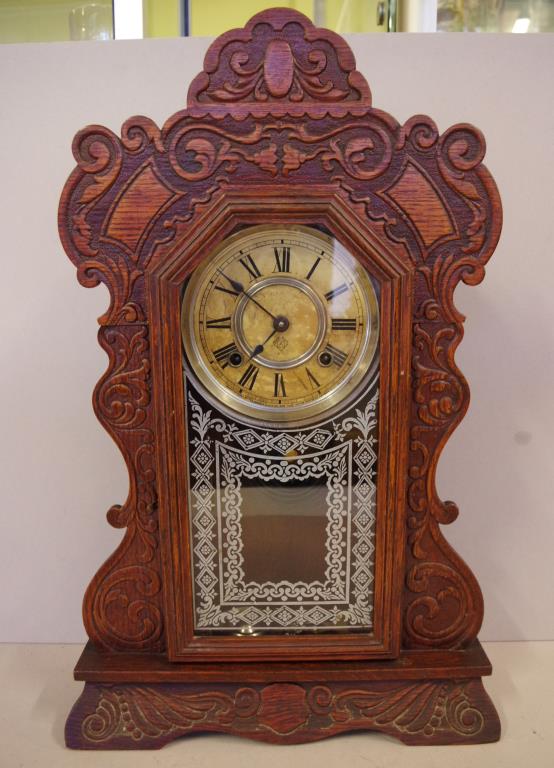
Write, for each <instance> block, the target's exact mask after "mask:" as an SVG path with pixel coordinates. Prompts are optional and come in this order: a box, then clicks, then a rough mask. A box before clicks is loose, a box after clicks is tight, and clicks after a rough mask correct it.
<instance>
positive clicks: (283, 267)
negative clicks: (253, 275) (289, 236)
mask: <svg viewBox="0 0 554 768" xmlns="http://www.w3.org/2000/svg"><path fill="white" fill-rule="evenodd" d="M273 253H274V254H275V269H274V270H273V271H274V272H290V248H289V247H288V246H284V247H283V248H274V249H273Z"/></svg>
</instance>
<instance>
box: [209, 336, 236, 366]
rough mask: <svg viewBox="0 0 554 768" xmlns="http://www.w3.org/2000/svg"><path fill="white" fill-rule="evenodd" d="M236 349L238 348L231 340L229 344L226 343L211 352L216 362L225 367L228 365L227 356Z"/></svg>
mask: <svg viewBox="0 0 554 768" xmlns="http://www.w3.org/2000/svg"><path fill="white" fill-rule="evenodd" d="M238 351H239V350H238V347H237V345H236V344H235V342H234V341H232V342H231V343H230V344H226V345H225V346H224V347H220V348H219V349H216V350H215V352H212V354H213V356H214V357H215V359H216V360H217V362H218V363H219V364H220V365H221V367H222V368H225V367H226V366H227V365H229V357H230V356H231V355H233V354H234V353H235V352H238ZM239 354H240V353H239Z"/></svg>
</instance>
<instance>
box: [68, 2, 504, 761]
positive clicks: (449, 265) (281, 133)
mask: <svg viewBox="0 0 554 768" xmlns="http://www.w3.org/2000/svg"><path fill="white" fill-rule="evenodd" d="M484 152H485V142H484V139H483V136H482V135H481V133H480V132H479V131H478V130H477V129H476V128H474V127H472V126H471V125H467V124H462V125H455V126H453V127H452V128H449V129H448V130H447V131H446V132H445V133H444V134H442V135H439V132H438V130H437V127H436V125H435V124H434V122H433V121H432V120H431V119H430V118H428V117H425V116H421V115H418V116H415V117H413V118H411V119H410V120H408V121H407V122H406V123H405V124H404V125H402V126H401V125H399V124H398V123H397V122H396V121H395V120H394V118H392V117H391V116H390V115H388V114H386V113H384V112H381V111H379V110H377V109H374V108H373V107H372V106H371V94H370V90H369V87H368V85H367V83H366V81H365V79H364V78H363V76H362V75H361V74H360V73H359V72H358V71H356V69H355V61H354V57H353V55H352V52H351V51H350V49H349V48H348V46H347V45H346V43H345V41H344V40H342V39H341V38H340V37H339V36H337V35H336V34H334V33H333V32H330V31H327V30H323V29H316V28H315V27H314V26H313V25H312V23H311V22H310V21H309V20H308V19H307V18H306V17H305V16H303V15H301V14H299V13H297V12H294V11H290V10H285V9H273V10H269V11H264V12H263V13H261V14H258V15H257V16H255V17H254V18H252V19H251V20H250V22H249V23H248V24H247V25H246V27H245V28H244V29H239V30H232V31H230V32H227V33H226V34H224V35H222V36H221V37H219V38H218V39H217V40H216V41H215V42H214V43H213V44H212V45H211V46H210V48H209V50H208V53H207V54H206V58H205V61H204V70H203V71H202V72H201V73H200V74H199V75H198V76H197V77H196V78H195V79H194V81H193V82H192V84H191V86H190V89H189V94H188V102H187V109H186V110H184V111H182V112H178V113H177V114H176V115H174V116H173V117H171V118H170V119H169V120H168V121H167V122H166V124H165V125H164V127H163V128H162V129H161V130H160V129H159V128H158V127H157V126H156V125H155V124H154V123H153V122H152V121H151V120H150V119H148V118H146V117H135V118H131V119H130V120H128V121H127V122H126V123H125V124H124V125H123V128H122V134H121V138H118V137H117V136H116V135H115V134H113V133H112V132H111V131H110V130H108V129H107V128H104V127H101V126H96V125H93V126H89V127H87V128H85V129H83V130H82V131H80V132H79V133H78V134H77V135H76V137H75V140H74V143H73V153H74V156H75V158H76V161H77V168H76V169H75V170H74V171H73V173H72V174H71V176H70V178H69V180H68V181H67V183H66V185H65V188H64V191H63V195H62V199H61V204H60V211H59V227H60V233H61V238H62V242H63V245H64V248H65V250H66V251H67V254H68V256H69V258H70V259H71V260H72V262H73V263H74V264H75V266H76V267H77V270H78V279H79V281H80V282H81V283H82V284H83V285H84V286H87V287H93V286H95V285H98V283H100V282H103V283H104V284H105V285H106V286H107V288H108V290H109V293H110V306H109V308H108V309H107V311H106V312H105V314H104V315H103V316H102V317H101V318H100V319H99V323H100V331H99V340H100V344H101V345H102V347H103V348H104V349H105V350H106V352H107V354H108V357H109V365H108V370H107V371H106V373H105V374H104V376H103V377H102V379H101V380H100V382H99V383H98V385H97V387H96V389H95V393H94V408H95V411H96V414H97V416H98V418H99V420H100V421H101V423H102V424H103V425H104V427H105V428H106V429H107V430H108V432H109V433H110V434H111V435H112V437H113V438H114V440H115V441H116V443H117V445H118V446H119V448H120V450H121V452H122V454H123V456H124V458H125V461H126V463H127V467H128V471H129V480H130V489H129V495H128V498H127V500H126V501H125V503H124V504H123V505H122V506H119V505H116V506H113V507H112V508H111V509H110V510H109V512H108V521H109V522H110V524H111V525H113V526H115V527H118V528H123V529H125V533H124V537H123V539H122V541H121V543H120V545H119V547H118V548H117V550H116V551H115V552H114V554H113V555H111V556H110V557H109V558H108V560H107V561H106V562H105V563H104V565H102V567H101V568H100V570H99V571H98V573H97V574H96V576H95V577H94V579H93V580H92V582H91V584H90V586H89V588H88V590H87V592H86V595H85V600H84V611H83V613H84V621H85V626H86V629H87V633H88V635H89V637H90V642H89V643H88V645H87V646H86V648H85V650H84V652H83V654H82V656H81V659H80V660H79V662H78V664H77V667H76V669H75V678H76V679H77V680H83V681H85V688H84V691H83V693H82V695H81V697H80V698H79V699H78V701H77V702H76V704H75V706H74V708H73V710H72V712H71V714H70V715H69V718H68V721H67V726H66V741H67V744H68V746H70V747H75V748H84V749H106V748H109V749H113V748H117V749H129V748H133V749H136V748H157V747H161V746H163V744H165V743H167V742H168V741H171V740H173V739H175V738H178V737H180V736H184V735H188V734H191V733H193V732H198V731H223V732H228V733H234V734H240V735H243V736H248V737H250V738H253V739H258V740H263V741H270V742H276V743H298V742H304V741H312V740H316V739H321V738H324V737H326V736H331V735H333V734H336V733H340V732H344V731H349V730H355V729H367V730H378V731H382V732H385V733H388V734H390V735H392V736H396V737H397V738H399V739H401V740H402V741H404V742H406V743H409V744H448V743H480V742H487V741H494V740H496V739H498V738H499V733H500V724H499V720H498V715H497V713H496V711H495V709H494V706H493V704H492V703H491V701H490V699H489V697H488V695H487V694H486V692H485V690H484V688H483V684H482V681H481V678H482V677H483V676H485V675H489V674H490V673H491V667H490V664H489V661H488V659H487V657H486V656H485V654H484V652H483V650H482V648H481V646H480V644H479V642H478V640H477V639H476V637H477V632H478V630H479V628H480V625H481V621H482V615H483V602H482V596H481V591H480V589H479V585H478V583H477V581H476V579H475V577H474V575H473V574H472V572H471V571H470V569H469V568H468V567H467V565H466V564H465V563H464V562H463V560H462V559H461V558H460V557H459V555H458V554H457V553H456V552H455V551H454V550H453V549H452V547H451V546H450V545H449V544H448V542H447V541H446V539H445V538H444V536H443V534H442V530H441V524H447V523H451V522H452V521H453V520H454V519H455V518H456V516H457V514H458V511H457V508H456V506H455V504H453V503H452V502H449V501H448V502H443V501H441V500H440V499H439V498H438V497H437V493H436V489H435V470H436V466H437V461H438V458H439V455H440V453H441V450H442V448H443V446H444V444H445V443H446V441H447V439H448V437H449V436H450V434H451V433H452V431H453V430H454V428H455V427H456V425H457V424H458V423H459V422H460V420H461V419H462V417H463V415H464V413H465V411H466V409H467V406H468V401H469V393H468V387H467V383H466V381H465V379H464V377H463V375H462V374H461V372H460V371H459V370H458V368H457V366H456V363H455V361H454V352H455V350H456V347H457V346H458V344H459V342H460V340H461V338H462V335H463V316H462V315H461V314H460V313H459V312H458V311H457V310H456V308H455V307H454V302H453V293H454V289H455V288H456V285H457V284H458V282H459V281H460V280H461V281H463V282H465V283H467V284H470V285H475V284H477V283H478V282H480V281H481V280H482V278H483V276H484V266H485V264H486V262H487V260H488V259H489V257H490V255H491V254H492V252H493V250H494V248H495V246H496V243H497V241H498V237H499V234H500V227H501V207H500V200H499V196H498V192H497V189H496V186H495V184H494V181H493V179H492V178H491V176H490V174H489V173H488V171H487V170H486V168H485V167H484V166H483V164H482V159H483V155H484ZM284 222H286V223H289V224H290V223H297V224H303V225H305V224H311V225H319V226H323V227H325V228H326V229H327V230H328V231H330V232H332V233H333V234H334V235H335V236H336V237H337V238H339V239H340V240H341V242H343V244H344V245H346V246H347V247H348V248H350V249H351V251H352V252H353V253H355V254H356V255H357V256H358V257H359V258H360V260H361V261H362V263H364V264H366V265H368V266H370V268H371V270H372V271H373V273H374V274H376V275H377V276H378V278H379V280H380V282H381V286H382V317H383V322H382V328H381V339H380V344H381V349H382V359H381V368H382V377H383V387H382V392H383V395H382V396H383V401H382V406H381V407H382V414H383V418H382V423H381V425H380V430H381V432H380V443H381V454H380V463H379V482H378V488H379V495H378V501H377V507H378V510H377V542H378V545H377V561H376V575H375V628H374V631H373V632H372V633H371V634H370V635H369V636H367V635H364V636H361V635H359V634H358V635H346V636H343V637H342V639H338V640H337V638H332V639H331V640H329V637H328V636H325V635H321V636H318V635H312V636H309V637H307V638H306V637H302V638H298V637H293V638H291V637H288V636H281V637H278V638H275V637H273V639H271V638H270V639H268V638H251V639H244V638H235V637H225V638H216V639H212V638H209V637H195V635H194V631H193V628H192V622H191V617H190V602H191V594H190V590H191V587H190V578H187V574H188V568H189V564H188V562H187V550H186V546H184V545H183V541H185V542H186V535H187V534H186V526H184V524H183V520H186V515H187V503H186V493H185V492H184V491H183V488H182V487H181V485H180V481H179V476H180V474H182V472H181V468H182V467H183V466H185V465H186V460H187V457H186V455H185V450H184V440H183V429H184V427H183V419H182V416H180V414H182V413H183V412H184V411H183V408H184V403H183V397H184V395H183V388H182V378H181V377H182V373H181V367H180V354H181V352H180V336H179V320H178V318H179V314H180V305H179V301H180V299H179V296H180V290H181V287H182V284H183V280H184V279H185V278H186V276H187V275H188V274H189V273H190V272H191V270H192V269H194V268H195V266H197V265H198V264H199V263H200V262H201V260H202V259H204V258H205V257H206V256H207V255H208V254H209V253H210V251H211V250H213V248H214V246H215V245H217V243H219V242H220V241H221V240H222V239H223V238H224V237H226V236H227V235H229V234H230V233H232V232H233V231H235V230H236V229H237V228H240V227H241V226H244V225H247V224H259V223H270V224H273V223H276V224H278V223H284Z"/></svg>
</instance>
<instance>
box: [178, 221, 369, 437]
mask: <svg viewBox="0 0 554 768" xmlns="http://www.w3.org/2000/svg"><path fill="white" fill-rule="evenodd" d="M182 330H183V342H184V347H185V352H186V360H187V364H188V366H189V368H190V371H191V373H192V374H193V375H195V376H196V378H197V379H198V380H199V382H200V383H201V384H202V385H203V386H204V390H205V392H206V394H207V395H208V396H212V397H213V398H214V400H215V402H217V404H218V405H221V404H223V405H227V406H229V407H230V408H232V409H234V410H235V411H238V412H240V413H241V414H242V415H243V416H246V417H251V418H253V419H259V420H263V421H265V422H272V421H276V422H287V423H293V422H295V421H303V420H305V419H308V418H311V417H313V416H316V415H319V414H320V413H321V412H323V411H325V410H328V409H330V408H332V407H334V406H339V405H340V404H341V403H342V402H343V401H344V399H345V398H346V397H347V396H349V395H351V394H353V393H354V389H355V388H356V387H357V386H358V385H359V384H360V383H361V381H362V379H363V377H364V376H365V374H366V373H367V371H368V369H369V367H370V366H371V365H372V362H373V358H374V356H375V352H376V349H377V343H378V336H379V309H378V303H377V296H376V292H375V288H374V286H373V283H372V280H371V278H370V277H369V275H368V274H367V272H366V271H365V269H364V268H363V267H362V265H361V264H360V263H359V262H358V261H357V259H356V258H354V256H352V254H350V253H349V252H348V251H347V250H346V249H345V248H344V247H343V246H342V245H341V244H340V243H339V242H338V241H336V240H334V239H333V238H331V237H329V236H327V235H324V234H322V233H321V232H319V231H317V230H315V229H312V228H309V227H301V226H282V225H281V226H263V225H262V226H256V227H249V228H246V229H244V230H241V231H240V232H239V233H237V234H235V235H233V236H231V237H229V238H227V239H226V240H224V241H223V242H222V243H220V245H219V246H218V247H217V248H216V249H215V250H214V251H213V252H212V253H211V254H210V255H208V256H207V258H206V259H205V260H204V262H203V263H202V264H201V265H200V266H199V267H198V268H197V269H196V270H195V272H194V274H193V275H192V277H191V279H190V281H189V283H188V285H187V287H186V290H185V292H184V296H183V304H182Z"/></svg>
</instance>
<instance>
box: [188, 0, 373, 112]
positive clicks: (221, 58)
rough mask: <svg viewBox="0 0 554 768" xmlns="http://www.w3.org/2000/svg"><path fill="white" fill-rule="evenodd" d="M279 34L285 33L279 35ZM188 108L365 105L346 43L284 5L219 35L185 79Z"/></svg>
mask: <svg viewBox="0 0 554 768" xmlns="http://www.w3.org/2000/svg"><path fill="white" fill-rule="evenodd" d="M285 32H286V34H285ZM187 103H188V107H189V109H192V110H194V109H195V108H196V110H198V108H200V109H201V111H202V112H210V113H215V114H218V115H222V114H227V113H228V112H229V107H230V106H231V105H232V108H233V112H236V110H237V107H238V106H243V107H244V111H245V113H246V114H253V115H256V116H261V115H264V114H276V115H282V114H295V115H296V114H297V115H301V114H310V115H312V114H314V115H322V114H327V113H329V114H333V113H335V112H337V111H338V112H340V113H341V114H345V113H346V112H351V111H357V109H356V108H358V109H360V108H362V109H366V110H367V108H368V107H370V106H371V93H370V90H369V86H368V84H367V82H366V80H365V78H364V77H363V76H362V75H361V74H360V73H359V72H358V71H357V70H356V62H355V59H354V54H353V53H352V51H351V49H350V48H349V47H348V45H347V44H346V43H345V41H344V40H343V39H342V38H340V37H339V36H338V35H336V34H335V33H334V32H331V31H330V30H327V29H318V28H317V27H315V26H314V25H313V24H312V22H311V21H310V20H309V19H308V18H307V17H306V16H304V15H303V14H301V13H298V12H297V11H292V10H290V9H288V8H273V9H271V10H267V11H262V12H261V13H258V14H257V15H256V16H253V17H252V19H250V21H249V22H248V23H247V24H246V26H245V27H244V28H243V29H233V30H231V31H230V32H226V33H225V34H223V35H221V36H220V37H218V38H217V39H216V40H215V42H214V43H212V45H211V46H210V48H209V49H208V52H207V54H206V57H205V59H204V70H203V72H201V73H200V74H199V75H198V76H197V77H196V78H195V79H194V80H193V82H192V84H191V86H190V89H189V93H188V99H187Z"/></svg>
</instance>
